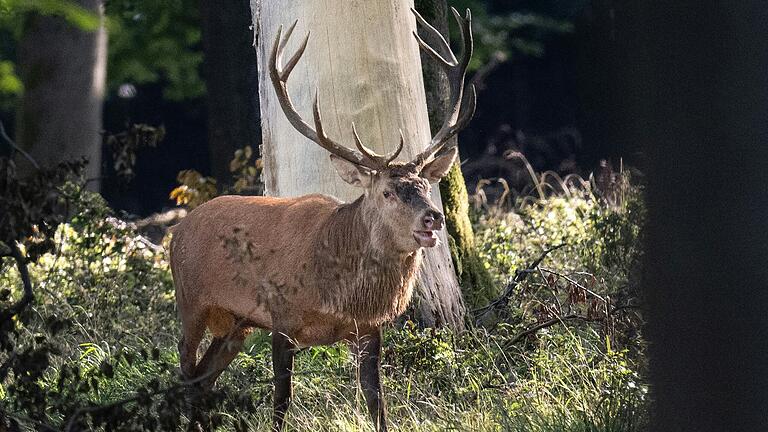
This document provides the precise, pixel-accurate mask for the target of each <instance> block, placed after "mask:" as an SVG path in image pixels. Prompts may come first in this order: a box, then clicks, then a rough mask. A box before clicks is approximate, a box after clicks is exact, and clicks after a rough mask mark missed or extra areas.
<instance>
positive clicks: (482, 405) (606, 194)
mask: <svg viewBox="0 0 768 432" xmlns="http://www.w3.org/2000/svg"><path fill="white" fill-rule="evenodd" d="M539 180H546V178H544V179H542V178H539V179H538V180H537V181H539ZM613 180H614V181H613V182H612V183H611V185H610V186H609V187H603V188H598V187H597V186H596V185H595V184H594V182H580V183H579V184H575V183H574V184H568V185H566V184H565V183H563V182H558V184H555V185H549V187H541V184H546V183H544V182H543V181H542V182H541V183H540V184H539V188H538V192H537V193H536V194H535V195H534V196H530V195H520V196H511V195H508V194H507V195H504V197H503V198H502V201H501V202H497V203H493V204H489V203H488V202H486V201H485V200H484V199H483V196H484V194H482V193H480V194H476V195H475V196H474V197H473V200H474V201H475V202H474V207H475V208H474V210H473V220H474V223H475V230H476V235H477V240H478V244H479V248H480V250H481V253H482V256H483V259H484V260H485V265H486V266H487V267H488V269H489V270H490V271H491V273H492V275H493V277H494V280H495V283H496V284H497V286H498V296H499V298H500V299H501V300H500V301H498V302H495V303H493V304H491V305H487V304H476V305H468V309H469V310H470V312H469V313H468V317H467V320H468V323H469V324H470V325H469V326H468V329H467V330H466V331H463V332H461V333H455V332H451V331H450V330H447V329H438V330H435V329H423V328H419V327H418V326H417V325H416V324H414V323H412V322H409V321H405V322H397V323H395V324H392V325H390V326H388V327H387V329H386V332H385V339H386V341H385V346H384V357H383V371H384V387H385V389H386V390H385V392H386V402H387V405H388V410H389V420H390V424H391V430H395V431H444V430H462V431H531V432H537V431H541V432H545V431H552V432H555V431H639V430H642V429H643V428H644V426H645V424H646V418H647V406H648V400H647V384H646V379H645V377H644V370H645V365H644V364H645V361H644V355H643V353H644V344H643V341H642V336H641V330H642V315H641V314H640V312H639V310H638V309H637V304H638V303H639V300H638V298H639V296H638V294H637V290H638V287H637V272H638V268H639V265H638V263H639V261H640V242H641V236H642V225H643V219H644V211H643V207H642V200H641V191H640V189H639V188H638V187H637V186H635V185H632V184H630V182H629V180H628V179H627V176H626V175H625V174H624V173H616V174H615V177H614V179H613ZM74 214H75V217H73V218H72V219H71V221H70V222H69V223H67V224H62V225H60V226H59V228H58V231H57V233H56V236H55V243H56V244H55V248H54V250H53V252H50V253H47V254H45V255H43V256H42V257H41V258H40V259H39V260H37V261H36V262H34V263H32V264H31V265H30V272H31V278H32V282H33V286H34V287H35V290H36V301H35V302H34V303H33V304H32V305H31V306H30V307H29V310H28V311H27V313H25V315H24V317H23V318H22V319H19V320H17V322H16V324H14V325H15V328H14V330H13V331H12V333H13V336H11V339H13V341H14V343H15V344H16V350H15V351H13V352H16V353H17V354H18V355H17V354H10V355H9V354H8V352H9V351H7V350H6V351H3V353H2V354H0V360H3V362H4V363H3V364H4V365H5V364H6V363H11V362H17V363H19V362H21V363H19V364H28V365H30V366H29V368H30V371H29V372H25V373H26V375H25V373H22V372H19V370H20V369H18V368H15V369H13V370H14V373H8V371H7V370H5V369H4V368H3V369H4V370H2V376H1V377H0V379H1V380H2V381H0V408H1V409H0V414H3V415H4V416H5V417H6V418H8V419H10V421H13V422H17V423H18V424H20V425H22V426H23V427H24V428H37V429H43V430H46V429H48V430H81V429H99V428H102V427H105V426H104V425H111V426H112V427H114V428H115V429H116V430H178V429H179V428H181V427H183V425H184V424H185V422H186V417H185V414H184V413H185V409H184V398H183V390H184V389H183V388H182V387H181V386H179V384H178V380H179V378H178V372H177V370H178V354H177V349H176V344H177V342H178V337H179V325H178V322H177V316H176V310H175V300H174V290H173V284H172V280H171V276H170V271H169V268H168V262H167V255H166V252H165V249H164V248H163V247H155V246H154V245H152V244H151V243H148V242H146V241H145V240H144V239H143V238H142V237H140V236H139V235H138V234H137V233H136V232H135V230H133V229H132V228H131V227H130V226H128V225H127V224H125V223H123V222H121V221H119V220H118V219H115V218H112V217H111V216H110V214H111V211H110V210H109V209H108V208H107V207H106V205H105V204H104V203H103V201H102V200H101V199H100V197H98V196H97V195H90V194H85V195H83V196H82V197H81V198H80V199H79V201H78V202H77V203H75V206H74ZM166 242H167V239H166ZM556 246H558V247H556ZM555 247H556V248H555ZM553 248H554V249H553ZM551 249H552V250H551ZM547 251H549V252H548V253H547ZM539 258H542V259H541V262H540V263H538V264H536V265H532V263H536V261H537V260H538V259H539ZM0 286H2V287H10V292H9V293H5V295H6V296H7V295H12V296H14V297H15V296H16V295H17V294H18V292H19V291H20V290H21V283H20V279H19V273H18V272H17V271H16V270H15V267H14V266H13V265H12V262H11V261H10V260H8V259H6V260H4V261H2V263H0ZM505 294H506V296H505ZM269 341H270V337H269V334H268V333H266V332H255V333H254V334H253V335H252V336H250V337H249V339H248V341H247V344H246V348H245V349H244V350H243V352H242V353H240V354H239V355H238V357H237V359H236V360H235V361H234V362H233V364H232V365H231V366H230V367H229V368H228V370H227V371H225V373H224V374H223V375H222V377H221V379H220V380H219V383H218V385H217V388H218V389H219V390H221V391H218V392H215V393H214V394H212V396H211V402H210V403H211V406H212V412H213V413H214V414H213V416H212V421H214V422H215V423H216V424H218V425H219V429H220V430H233V429H234V430H269V424H270V423H269V422H270V418H271V411H272V408H271V396H272V393H271V391H272V390H271V385H270V380H271V376H272V372H271V356H270V343H269ZM2 342H3V344H6V342H7V340H6V339H5V337H4V339H3V341H2ZM41 351H42V352H44V356H43V357H44V358H43V357H41V354H39V353H40V352H41ZM35 353H37V354H35ZM14 356H17V357H14ZM24 356H27V357H24ZM24 362H26V363H24ZM295 370H296V375H295V378H294V389H295V390H294V394H295V398H294V402H293V405H292V407H291V409H290V412H289V415H288V417H287V422H288V424H289V427H288V430H303V431H317V430H323V431H325V430H330V431H368V430H370V431H372V430H373V427H372V425H371V423H370V421H369V418H368V414H367V410H366V407H365V402H364V400H363V397H362V393H361V392H360V391H359V389H358V387H357V385H356V376H357V370H356V366H355V361H354V359H353V358H352V355H351V354H350V352H349V350H348V349H347V347H346V346H344V345H343V344H339V345H335V346H330V347H318V348H311V349H308V350H305V351H302V352H301V353H300V354H299V355H298V356H297V360H296V368H295ZM29 377H34V379H33V378H29Z"/></svg>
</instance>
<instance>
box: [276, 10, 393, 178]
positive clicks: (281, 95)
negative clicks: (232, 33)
mask: <svg viewBox="0 0 768 432" xmlns="http://www.w3.org/2000/svg"><path fill="white" fill-rule="evenodd" d="M297 23H298V21H296V22H294V23H293V25H291V27H290V28H289V29H288V31H287V32H286V34H285V37H284V38H283V37H282V33H283V26H282V25H281V26H280V27H279V28H278V30H277V36H276V37H275V42H274V45H273V46H272V53H271V55H270V57H269V62H268V65H269V78H270V80H271V81H272V86H273V87H274V88H275V93H276V94H277V100H278V102H279V103H280V107H281V108H282V109H283V113H285V117H286V118H287V119H288V122H290V123H291V125H292V126H293V127H294V128H295V129H296V130H297V131H298V132H299V133H301V134H302V135H304V136H305V137H307V138H308V139H310V140H312V141H314V142H316V143H317V144H319V145H320V146H321V147H323V148H324V149H326V150H328V151H329V152H331V153H332V154H334V155H336V156H338V157H340V158H342V159H346V160H347V161H349V162H352V163H354V164H357V165H362V166H366V167H368V168H371V169H380V168H381V167H380V166H379V164H377V163H374V162H375V161H374V160H369V159H367V158H366V157H364V156H363V155H362V154H360V153H358V152H356V151H354V150H352V149H350V148H347V147H344V146H342V145H340V144H337V143H336V142H334V141H333V140H331V139H330V138H328V136H327V135H326V134H325V131H324V130H323V122H322V117H321V115H320V102H319V97H318V92H317V91H316V92H315V102H314V105H313V109H312V113H313V117H314V122H315V129H313V128H312V127H311V126H310V125H309V124H307V122H305V121H304V119H302V118H301V114H299V113H298V111H296V108H295V107H294V106H293V102H292V101H291V97H290V95H289V94H288V85H287V80H288V77H289V76H290V74H291V72H292V71H293V68H294V67H295V66H296V64H297V63H298V62H299V60H300V59H301V56H302V55H303V54H304V50H305V49H306V48H307V43H308V42H309V33H307V36H306V37H305V38H304V41H303V42H302V43H301V45H300V46H299V48H298V49H297V50H296V52H295V53H294V54H293V55H292V56H291V58H290V59H289V60H288V63H287V64H286V65H285V66H284V67H283V66H281V64H280V63H282V57H283V50H284V49H285V46H286V45H287V44H288V39H289V38H290V37H291V34H292V33H293V30H294V28H295V27H296V24H297Z"/></svg>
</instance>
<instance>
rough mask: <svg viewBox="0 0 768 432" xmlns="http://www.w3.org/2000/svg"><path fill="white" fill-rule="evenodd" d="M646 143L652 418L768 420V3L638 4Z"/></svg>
mask: <svg viewBox="0 0 768 432" xmlns="http://www.w3.org/2000/svg"><path fill="white" fill-rule="evenodd" d="M634 8H635V13H636V15H635V16H636V20H635V22H636V23H637V28H635V29H634V30H635V31H633V29H626V31H627V34H626V35H625V37H628V38H630V40H632V42H633V44H634V45H635V56H634V58H635V59H636V60H635V62H636V67H637V71H638V72H637V74H636V75H634V76H631V77H630V78H632V81H631V88H630V90H631V93H630V94H635V95H643V96H642V97H641V98H636V99H634V98H633V99H628V100H627V103H628V104H629V105H632V106H633V107H634V109H635V110H636V114H637V115H636V116H634V119H635V120H634V121H635V122H636V123H634V124H633V123H627V129H628V130H634V131H636V135H635V136H634V137H633V138H634V139H635V141H636V142H640V143H643V144H645V145H646V149H647V156H648V158H649V165H650V166H649V169H648V171H647V174H648V190H647V197H648V217H649V226H648V244H647V259H646V263H645V265H646V267H645V272H644V275H645V280H644V285H645V289H646V295H647V308H648V314H647V317H648V328H647V336H648V339H649V342H650V348H649V354H650V372H651V384H652V385H651V388H652V390H653V399H654V401H655V410H654V416H653V422H652V425H651V427H650V429H649V430H657V431H697V432H709V431H712V432H715V431H718V432H719V431H764V430H767V429H768V414H766V407H768V342H767V341H768V247H767V246H766V245H768V223H766V212H768V187H766V185H768V145H766V143H768V81H766V71H768V38H766V37H765V29H766V24H765V23H766V22H768V9H766V8H765V5H764V3H763V2H758V1H754V0H753V1H744V2H727V3H704V4H702V3H701V2H694V1H688V0H683V1H680V0H674V1H669V0H668V1H665V2H660V3H659V2H655V3H654V4H647V5H638V6H635V7H634Z"/></svg>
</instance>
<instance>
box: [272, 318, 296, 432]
mask: <svg viewBox="0 0 768 432" xmlns="http://www.w3.org/2000/svg"><path fill="white" fill-rule="evenodd" d="M295 354H296V345H295V344H294V343H293V342H291V340H290V339H289V338H288V337H287V336H286V335H285V334H283V333H280V332H279V331H277V330H274V331H273V332H272V369H273V370H274V374H275V378H274V384H275V393H274V414H273V416H272V430H273V431H276V432H277V431H280V430H282V428H283V421H284V420H285V413H286V411H288V407H289V406H290V405H291V396H292V393H293V388H292V384H291V374H292V373H293V357H294V355H295Z"/></svg>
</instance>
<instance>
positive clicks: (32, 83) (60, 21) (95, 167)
mask: <svg viewBox="0 0 768 432" xmlns="http://www.w3.org/2000/svg"><path fill="white" fill-rule="evenodd" d="M75 3H77V4H78V5H80V6H82V7H84V8H86V9H87V10H89V11H91V12H93V13H95V14H98V15H99V16H102V17H103V14H104V11H103V4H102V1H101V0H78V1H76V2H75ZM106 43H107V34H106V31H105V30H104V27H103V26H100V27H99V28H98V29H96V30H94V31H85V30H81V29H78V28H75V27H73V26H72V24H69V23H68V22H67V21H66V20H64V18H61V17H57V16H44V15H39V14H35V13H33V14H30V15H29V16H28V17H27V18H26V22H25V23H24V28H23V33H22V36H21V40H20V41H19V72H20V75H21V79H22V81H23V82H24V96H23V98H22V101H21V105H20V107H19V112H18V115H17V119H18V120H17V122H18V123H17V142H18V143H19V145H20V146H21V147H23V148H24V149H25V150H26V151H27V152H28V153H29V154H30V155H31V156H32V157H33V158H34V159H35V160H36V161H37V163H38V164H40V165H41V166H43V167H52V166H55V165H56V164H58V163H59V162H62V161H67V160H76V159H79V158H81V157H86V158H88V160H89V165H88V167H87V169H86V177H88V178H90V179H93V180H92V181H91V182H90V183H89V188H91V189H98V185H99V182H98V177H99V176H100V175H101V136H100V132H101V127H102V125H101V113H102V102H103V99H104V84H105V77H106V52H107V46H106ZM19 162H20V166H21V167H22V169H23V170H24V171H27V170H29V169H31V166H28V165H26V164H25V163H24V161H21V160H20V161H19Z"/></svg>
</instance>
